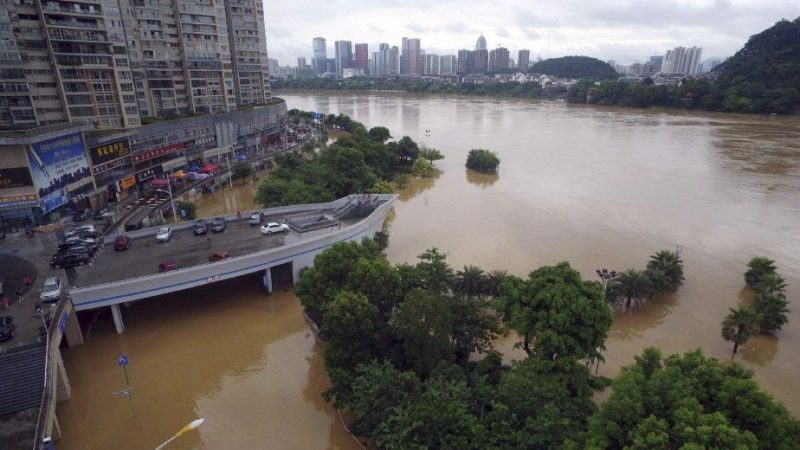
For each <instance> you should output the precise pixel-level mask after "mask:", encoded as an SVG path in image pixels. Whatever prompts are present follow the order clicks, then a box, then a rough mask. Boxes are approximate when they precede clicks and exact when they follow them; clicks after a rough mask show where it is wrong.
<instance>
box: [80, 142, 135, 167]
mask: <svg viewBox="0 0 800 450" xmlns="http://www.w3.org/2000/svg"><path fill="white" fill-rule="evenodd" d="M130 154H131V150H130V147H129V146H128V140H127V139H120V140H118V141H113V142H109V143H106V144H103V145H98V146H95V147H89V156H91V158H92V164H94V165H95V166H98V165H100V164H103V163H107V162H109V161H113V160H115V159H118V158H122V157H123V156H128V155H130ZM96 172H99V171H97V170H95V173H96Z"/></svg>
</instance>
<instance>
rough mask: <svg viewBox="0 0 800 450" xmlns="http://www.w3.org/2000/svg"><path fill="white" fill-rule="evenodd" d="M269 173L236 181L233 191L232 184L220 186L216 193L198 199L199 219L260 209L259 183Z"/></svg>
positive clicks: (262, 172)
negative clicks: (257, 197)
mask: <svg viewBox="0 0 800 450" xmlns="http://www.w3.org/2000/svg"><path fill="white" fill-rule="evenodd" d="M266 175H267V172H266V171H260V172H257V173H256V179H253V178H252V177H248V178H246V179H240V180H234V181H233V189H231V187H230V183H224V184H222V185H220V186H219V187H218V188H217V190H216V191H215V192H212V193H208V194H204V195H202V196H201V197H198V198H197V201H196V203H195V205H196V206H197V216H198V217H211V216H218V215H222V214H236V213H237V212H238V211H247V210H251V209H254V208H258V205H257V204H256V189H257V188H258V183H260V182H261V181H263V180H264V179H265V178H266Z"/></svg>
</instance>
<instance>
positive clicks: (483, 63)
mask: <svg viewBox="0 0 800 450" xmlns="http://www.w3.org/2000/svg"><path fill="white" fill-rule="evenodd" d="M472 53H473V54H474V55H475V56H474V57H473V61H474V62H473V66H472V72H471V73H476V74H479V75H483V74H485V73H486V72H488V71H489V52H488V51H486V50H475V51H474V52H472Z"/></svg>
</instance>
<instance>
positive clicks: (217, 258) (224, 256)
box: [208, 250, 231, 262]
mask: <svg viewBox="0 0 800 450" xmlns="http://www.w3.org/2000/svg"><path fill="white" fill-rule="evenodd" d="M230 257H231V254H230V253H228V252H226V251H224V250H223V251H221V252H217V253H214V254H213V255H211V256H209V257H208V262H217V261H222V260H223V259H228V258H230Z"/></svg>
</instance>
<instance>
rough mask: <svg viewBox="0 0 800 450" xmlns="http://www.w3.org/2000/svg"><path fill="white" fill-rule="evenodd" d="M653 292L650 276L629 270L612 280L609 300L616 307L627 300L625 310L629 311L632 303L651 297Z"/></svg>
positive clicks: (609, 286)
mask: <svg viewBox="0 0 800 450" xmlns="http://www.w3.org/2000/svg"><path fill="white" fill-rule="evenodd" d="M651 292H652V286H651V285H650V279H649V278H648V276H647V275H646V274H645V273H644V272H642V271H639V270H636V269H628V270H626V271H624V272H622V273H620V274H619V275H617V277H616V278H614V279H613V280H611V282H610V283H609V285H608V297H607V298H608V300H609V301H610V302H612V303H614V304H616V305H619V303H620V302H622V300H625V309H626V310H628V309H630V307H631V302H633V301H634V300H635V301H636V302H639V301H640V300H642V299H643V298H645V297H647V296H648V295H650V293H651Z"/></svg>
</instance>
